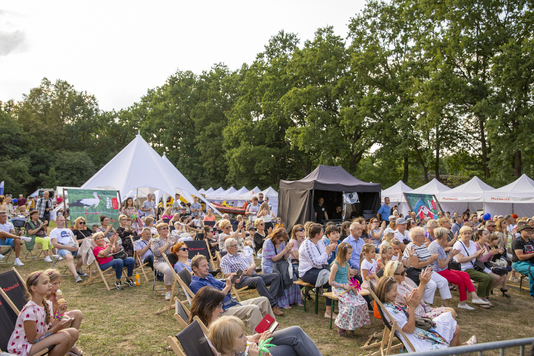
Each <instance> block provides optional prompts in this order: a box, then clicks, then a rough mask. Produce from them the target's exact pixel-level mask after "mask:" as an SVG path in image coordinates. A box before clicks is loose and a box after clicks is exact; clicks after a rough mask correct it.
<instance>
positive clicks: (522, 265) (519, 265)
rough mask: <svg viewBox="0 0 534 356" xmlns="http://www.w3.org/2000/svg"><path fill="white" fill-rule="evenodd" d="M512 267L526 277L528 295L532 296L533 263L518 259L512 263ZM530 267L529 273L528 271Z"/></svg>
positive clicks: (533, 293) (533, 281) (533, 280)
mask: <svg viewBox="0 0 534 356" xmlns="http://www.w3.org/2000/svg"><path fill="white" fill-rule="evenodd" d="M512 267H513V268H514V269H515V270H516V271H517V272H519V273H521V274H524V275H526V276H527V277H528V285H529V287H530V295H532V296H534V278H532V277H533V276H534V263H530V262H528V261H519V262H514V263H512ZM529 269H530V273H529Z"/></svg>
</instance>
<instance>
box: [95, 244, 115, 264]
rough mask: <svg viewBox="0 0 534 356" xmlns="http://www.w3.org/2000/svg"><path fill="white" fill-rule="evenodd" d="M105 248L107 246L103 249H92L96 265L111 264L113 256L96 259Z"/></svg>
mask: <svg viewBox="0 0 534 356" xmlns="http://www.w3.org/2000/svg"><path fill="white" fill-rule="evenodd" d="M106 248H108V245H106V246H104V247H100V246H96V247H95V248H94V249H93V254H94V255H95V258H96V260H97V261H98V264H99V265H101V264H104V263H108V262H111V261H112V260H113V256H108V257H98V253H99V252H100V251H102V250H105V249H106Z"/></svg>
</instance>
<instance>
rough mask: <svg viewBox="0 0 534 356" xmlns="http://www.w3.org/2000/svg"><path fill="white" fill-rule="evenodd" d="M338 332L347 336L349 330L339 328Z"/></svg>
mask: <svg viewBox="0 0 534 356" xmlns="http://www.w3.org/2000/svg"><path fill="white" fill-rule="evenodd" d="M337 332H338V333H339V336H347V330H343V329H340V328H337Z"/></svg>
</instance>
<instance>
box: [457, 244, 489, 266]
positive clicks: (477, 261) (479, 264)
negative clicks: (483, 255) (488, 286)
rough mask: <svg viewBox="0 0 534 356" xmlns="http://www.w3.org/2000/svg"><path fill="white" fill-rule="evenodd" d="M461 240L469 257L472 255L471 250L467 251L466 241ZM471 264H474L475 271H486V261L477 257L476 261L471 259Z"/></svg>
mask: <svg viewBox="0 0 534 356" xmlns="http://www.w3.org/2000/svg"><path fill="white" fill-rule="evenodd" d="M460 242H461V243H462V246H463V247H464V250H465V253H467V257H469V256H471V255H470V254H469V252H467V247H465V245H464V243H463V242H462V241H460ZM471 264H472V265H473V268H474V270H475V271H478V272H484V270H485V269H486V265H485V264H484V262H482V261H479V260H477V259H475V262H473V261H471Z"/></svg>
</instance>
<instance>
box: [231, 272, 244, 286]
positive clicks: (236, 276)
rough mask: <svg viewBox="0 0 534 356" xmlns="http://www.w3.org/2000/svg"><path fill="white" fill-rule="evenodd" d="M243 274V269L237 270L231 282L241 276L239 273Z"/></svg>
mask: <svg viewBox="0 0 534 356" xmlns="http://www.w3.org/2000/svg"><path fill="white" fill-rule="evenodd" d="M242 274H243V270H241V269H239V270H237V274H236V275H235V276H234V277H233V278H232V283H235V282H236V281H237V280H238V279H239V277H241V275H242Z"/></svg>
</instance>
